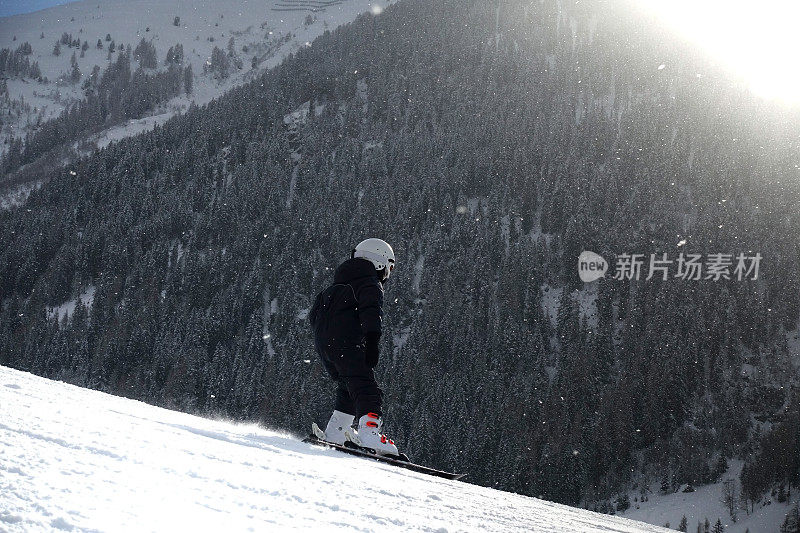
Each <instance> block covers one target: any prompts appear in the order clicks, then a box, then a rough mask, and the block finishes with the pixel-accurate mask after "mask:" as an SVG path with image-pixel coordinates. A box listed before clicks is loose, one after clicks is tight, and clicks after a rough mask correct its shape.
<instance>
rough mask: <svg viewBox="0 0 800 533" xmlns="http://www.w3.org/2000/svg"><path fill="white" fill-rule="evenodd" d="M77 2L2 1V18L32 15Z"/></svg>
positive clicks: (63, 0) (67, 0)
mask: <svg viewBox="0 0 800 533" xmlns="http://www.w3.org/2000/svg"><path fill="white" fill-rule="evenodd" d="M74 1H75V0H0V17H7V16H9V15H17V14H19V13H31V12H32V11H39V10H40V9H45V8H48V7H53V6H57V5H59V4H68V3H70V2H74Z"/></svg>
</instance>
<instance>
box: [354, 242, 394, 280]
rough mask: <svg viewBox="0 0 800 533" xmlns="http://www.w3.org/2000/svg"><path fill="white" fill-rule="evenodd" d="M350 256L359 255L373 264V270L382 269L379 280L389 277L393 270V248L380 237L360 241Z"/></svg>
mask: <svg viewBox="0 0 800 533" xmlns="http://www.w3.org/2000/svg"><path fill="white" fill-rule="evenodd" d="M352 257H361V258H363V259H366V260H367V261H369V262H370V263H372V264H373V265H375V270H378V271H381V270H382V271H383V276H382V277H381V280H385V279H386V278H388V277H389V274H391V273H392V270H394V250H392V247H391V246H389V243H388V242H386V241H384V240H381V239H367V240H365V241H361V242H360V243H358V245H357V246H356V247H355V248H354V249H353V253H352Z"/></svg>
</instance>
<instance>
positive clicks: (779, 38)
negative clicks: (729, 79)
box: [638, 0, 800, 106]
mask: <svg viewBox="0 0 800 533" xmlns="http://www.w3.org/2000/svg"><path fill="white" fill-rule="evenodd" d="M638 1H639V2H640V3H641V4H643V5H644V6H646V8H647V9H649V10H651V11H652V12H653V13H656V14H657V15H658V16H659V17H660V18H661V19H663V20H664V21H665V22H666V23H667V24H668V25H670V26H671V27H673V28H674V29H675V30H677V31H678V32H680V33H681V34H683V35H684V36H685V37H686V38H688V39H689V40H690V41H692V42H694V43H696V44H697V45H699V46H701V47H703V48H704V49H706V50H707V51H708V52H709V53H711V54H712V55H713V56H714V57H715V58H717V59H718V60H719V61H720V62H721V63H724V64H725V65H727V66H728V67H729V68H730V69H731V70H733V71H734V72H735V73H736V74H738V75H739V76H741V77H742V78H743V79H744V80H746V81H747V83H749V85H750V87H751V89H752V90H753V92H754V93H756V94H758V95H760V96H763V97H765V98H769V99H775V100H779V101H782V102H784V103H787V104H791V105H794V106H799V105H800V1H798V0H638Z"/></svg>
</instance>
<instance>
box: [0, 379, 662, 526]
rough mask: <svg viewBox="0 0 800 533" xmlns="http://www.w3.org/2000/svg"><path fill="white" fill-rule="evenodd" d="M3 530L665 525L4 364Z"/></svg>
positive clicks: (0, 437)
mask: <svg viewBox="0 0 800 533" xmlns="http://www.w3.org/2000/svg"><path fill="white" fill-rule="evenodd" d="M0 413H2V417H0V530H7V531H10V532H18V531H59V530H63V531H137V532H139V531H212V530H225V531H247V530H250V531H286V530H308V529H311V528H314V529H321V530H323V531H378V530H384V531H385V530H386V529H389V530H395V531H397V530H403V531H437V532H450V531H514V530H527V531H553V532H555V531H597V532H601V531H602V532H605V533H610V532H634V531H667V530H664V529H662V528H658V527H655V526H650V525H648V524H644V523H641V522H635V521H631V520H626V519H622V518H617V517H611V516H607V515H601V514H595V513H590V512H588V511H584V510H581V509H575V508H571V507H567V506H563V505H558V504H555V503H550V502H546V501H542V500H537V499H535V498H529V497H526V496H520V495H517V494H510V493H505V492H500V491H497V490H494V489H489V488H485V487H478V486H476V485H470V484H467V483H461V482H457V481H449V480H442V479H438V478H434V477H430V476H426V475H424V474H418V473H415V472H410V471H406V470H401V469H397V468H394V467H392V466H389V465H385V464H381V463H378V462H375V461H371V460H369V459H360V458H354V457H351V456H348V455H345V454H341V453H339V452H336V451H334V450H326V449H322V448H318V447H315V446H312V445H310V444H303V443H302V442H300V441H299V440H297V438H296V437H294V436H292V435H288V434H285V433H280V432H277V431H270V430H266V429H263V428H261V427H258V426H256V425H237V424H231V423H227V422H224V421H215V420H209V419H205V418H200V417H196V416H192V415H188V414H184V413H180V412H176V411H169V410H166V409H161V408H158V407H153V406H150V405H147V404H144V403H141V402H137V401H133V400H129V399H125V398H120V397H116V396H111V395H108V394H104V393H101V392H97V391H92V390H88V389H82V388H79V387H75V386H73V385H68V384H65V383H61V382H57V381H51V380H47V379H44V378H40V377H37V376H34V375H32V374H28V373H25V372H20V371H17V370H12V369H9V368H5V367H0Z"/></svg>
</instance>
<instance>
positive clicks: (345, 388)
mask: <svg viewBox="0 0 800 533" xmlns="http://www.w3.org/2000/svg"><path fill="white" fill-rule="evenodd" d="M393 269H394V251H392V247H391V246H389V244H388V243H386V242H384V241H382V240H381V239H367V240H365V241H362V242H360V243H359V244H358V246H356V247H355V249H354V250H353V252H352V253H351V255H350V259H348V260H347V261H345V262H344V263H342V264H341V265H339V268H337V269H336V272H335V274H334V277H333V285H331V286H330V287H328V288H327V289H325V290H324V291H322V292H321V293H319V295H317V298H316V301H315V302H314V307H313V308H312V309H311V312H310V313H309V315H308V318H309V321H310V322H311V327H312V328H313V329H314V345H315V348H316V350H317V353H318V354H319V356H320V358H321V359H322V363H323V365H325V369H326V370H327V371H328V373H329V374H330V376H331V377H332V378H333V379H334V380H335V381H336V382H337V384H338V387H337V390H336V404H335V407H334V411H333V414H332V415H331V418H330V420H329V421H328V425H327V426H326V427H325V435H324V440H327V441H328V442H333V443H336V444H344V443H345V441H350V442H352V443H354V444H356V445H357V446H361V447H363V448H371V449H373V450H375V453H377V454H380V455H395V456H396V455H398V452H397V446H395V444H394V442H393V441H392V440H390V439H388V438H386V436H385V435H382V434H381V427H382V426H383V419H382V418H381V403H382V400H383V392H382V391H381V389H380V388H379V387H378V383H377V382H376V381H375V373H374V372H373V369H374V368H375V366H376V365H377V364H378V344H379V340H380V338H381V320H382V317H383V310H382V306H383V283H385V282H386V280H387V279H388V278H389V275H390V274H391V273H392V270H393ZM356 417H358V430H357V431H356V430H354V429H353V428H352V425H353V421H354V420H355V419H356Z"/></svg>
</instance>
